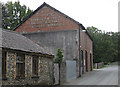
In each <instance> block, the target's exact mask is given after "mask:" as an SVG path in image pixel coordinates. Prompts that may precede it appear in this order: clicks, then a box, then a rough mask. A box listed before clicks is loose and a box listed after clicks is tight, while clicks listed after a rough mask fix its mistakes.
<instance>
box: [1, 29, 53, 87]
mask: <svg viewBox="0 0 120 87" xmlns="http://www.w3.org/2000/svg"><path fill="white" fill-rule="evenodd" d="M53 57H54V56H53V55H52V54H51V53H50V52H48V51H47V50H45V49H44V48H43V47H42V46H39V45H37V44H36V43H34V42H33V41H31V40H30V39H28V38H26V37H24V36H23V35H20V34H18V33H16V32H13V31H8V30H4V29H3V30H2V85H30V84H32V85H36V84H37V85H38V84H44V85H50V84H53Z"/></svg>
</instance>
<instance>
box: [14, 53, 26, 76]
mask: <svg viewBox="0 0 120 87" xmlns="http://www.w3.org/2000/svg"><path fill="white" fill-rule="evenodd" d="M16 77H17V78H23V77H25V55H23V54H17V57H16Z"/></svg>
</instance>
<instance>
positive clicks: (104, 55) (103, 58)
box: [87, 26, 118, 64]
mask: <svg viewBox="0 0 120 87" xmlns="http://www.w3.org/2000/svg"><path fill="white" fill-rule="evenodd" d="M87 31H88V32H89V34H90V35H91V36H92V38H93V58H94V63H98V62H105V63H106V64H107V63H109V62H112V61H117V58H118V33H115V32H103V31H101V30H99V29H97V28H95V27H93V26H92V27H88V28H87Z"/></svg>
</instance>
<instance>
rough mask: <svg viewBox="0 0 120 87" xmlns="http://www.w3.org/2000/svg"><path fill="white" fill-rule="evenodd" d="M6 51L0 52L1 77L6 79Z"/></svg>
mask: <svg viewBox="0 0 120 87" xmlns="http://www.w3.org/2000/svg"><path fill="white" fill-rule="evenodd" d="M6 59H7V58H6V52H5V51H3V52H2V79H6Z"/></svg>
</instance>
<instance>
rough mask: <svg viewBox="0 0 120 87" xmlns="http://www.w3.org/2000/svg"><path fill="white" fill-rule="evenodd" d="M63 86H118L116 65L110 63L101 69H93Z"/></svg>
mask: <svg viewBox="0 0 120 87" xmlns="http://www.w3.org/2000/svg"><path fill="white" fill-rule="evenodd" d="M63 85H118V63H117V62H115V63H112V64H110V65H108V66H106V67H105V68H102V69H94V70H93V71H91V72H87V73H86V74H84V75H83V76H82V77H80V78H77V79H74V80H71V81H68V82H66V83H64V84H63Z"/></svg>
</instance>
